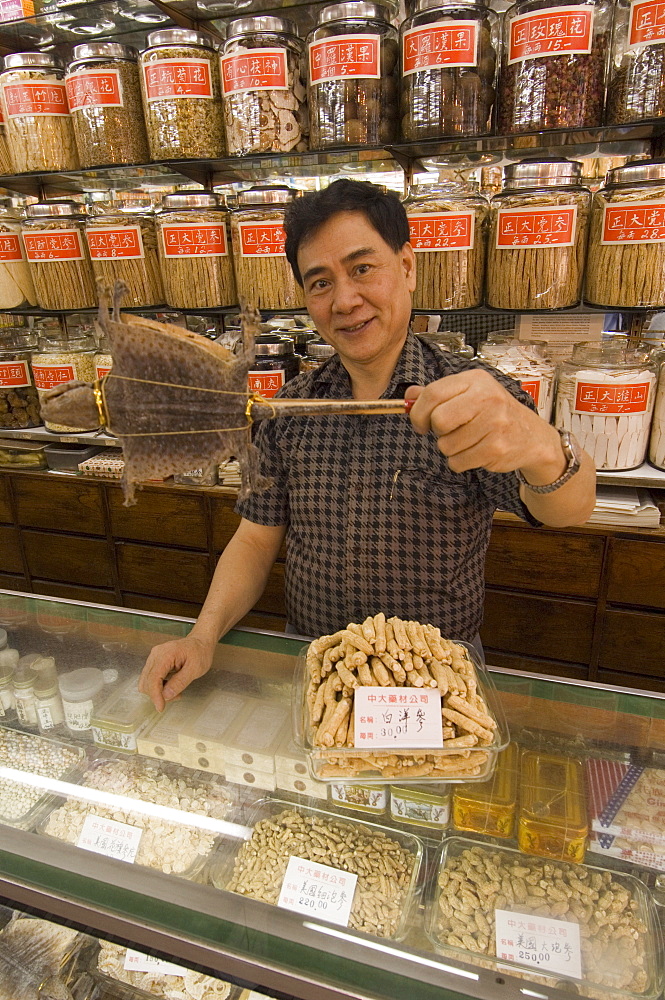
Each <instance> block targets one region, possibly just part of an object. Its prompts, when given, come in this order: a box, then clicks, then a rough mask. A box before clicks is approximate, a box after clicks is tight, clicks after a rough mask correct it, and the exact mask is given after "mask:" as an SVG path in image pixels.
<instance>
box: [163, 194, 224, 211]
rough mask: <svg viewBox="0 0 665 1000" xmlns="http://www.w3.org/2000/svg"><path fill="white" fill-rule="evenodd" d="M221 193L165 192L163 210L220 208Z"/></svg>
mask: <svg viewBox="0 0 665 1000" xmlns="http://www.w3.org/2000/svg"><path fill="white" fill-rule="evenodd" d="M219 207H220V205H219V195H216V194H210V192H209V191H188V192H187V193H185V192H184V191H180V192H177V193H176V194H165V195H164V197H163V198H162V208H161V210H162V212H168V211H172V210H173V209H177V208H219Z"/></svg>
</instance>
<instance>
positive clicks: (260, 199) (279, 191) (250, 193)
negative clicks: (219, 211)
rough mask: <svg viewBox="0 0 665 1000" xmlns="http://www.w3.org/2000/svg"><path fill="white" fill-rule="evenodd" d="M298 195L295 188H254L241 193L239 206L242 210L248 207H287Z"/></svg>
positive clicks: (277, 185) (274, 186) (279, 186)
mask: <svg viewBox="0 0 665 1000" xmlns="http://www.w3.org/2000/svg"><path fill="white" fill-rule="evenodd" d="M297 195H298V192H297V191H296V190H295V189H294V188H290V187H286V186H282V185H279V184H274V185H272V186H269V187H253V188H249V189H248V190H247V191H241V192H240V194H239V195H238V204H239V205H240V206H241V207H242V208H244V207H245V206H246V205H286V203H287V202H289V201H291V200H292V199H293V198H295V197H297Z"/></svg>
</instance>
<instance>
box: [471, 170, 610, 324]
mask: <svg viewBox="0 0 665 1000" xmlns="http://www.w3.org/2000/svg"><path fill="white" fill-rule="evenodd" d="M581 176H582V165H581V163H577V162H571V161H570V160H563V159H557V158H552V159H545V160H525V161H523V162H522V163H512V164H510V165H509V166H507V167H505V168H504V181H503V191H502V193H501V194H497V195H495V196H494V197H493V198H492V201H491V210H490V235H489V245H488V255H487V304H488V305H490V306H493V307H494V308H496V309H511V310H524V309H565V308H568V307H570V306H576V305H579V302H580V298H581V295H582V278H583V275H584V255H585V251H586V243H587V230H588V225H589V209H590V203H591V193H590V191H588V190H587V188H584V187H581V185H580V178H581Z"/></svg>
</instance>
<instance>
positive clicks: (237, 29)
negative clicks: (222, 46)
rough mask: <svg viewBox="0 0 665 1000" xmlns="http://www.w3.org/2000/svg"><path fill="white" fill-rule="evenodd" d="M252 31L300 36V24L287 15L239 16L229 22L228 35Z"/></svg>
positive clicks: (231, 36) (232, 35) (230, 36)
mask: <svg viewBox="0 0 665 1000" xmlns="http://www.w3.org/2000/svg"><path fill="white" fill-rule="evenodd" d="M251 32H257V33H259V34H260V33H261V32H277V33H278V34H283V35H295V36H296V38H297V37H298V25H297V24H295V22H294V21H289V20H287V19H286V18H285V17H266V16H265V15H260V16H258V17H239V18H238V19H237V20H236V21H231V23H230V24H229V27H228V30H227V33H226V37H227V40H228V39H229V38H234V37H235V36H237V35H247V34H250V33H251Z"/></svg>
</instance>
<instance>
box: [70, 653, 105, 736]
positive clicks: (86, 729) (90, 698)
mask: <svg viewBox="0 0 665 1000" xmlns="http://www.w3.org/2000/svg"><path fill="white" fill-rule="evenodd" d="M58 685H59V688H60V695H61V697H62V707H63V710H64V716H65V725H66V727H67V729H68V730H69V731H70V733H73V734H74V735H76V736H81V735H82V734H87V735H90V738H92V737H91V734H90V729H91V724H92V717H93V714H94V712H95V710H96V709H97V708H98V706H99V704H100V700H101V699H100V695H102V692H103V691H104V677H103V674H102V671H101V670H98V669H97V667H79V669H78V670H71V671H69V672H68V673H65V674H60V676H59V678H58ZM102 697H105V695H102Z"/></svg>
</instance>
